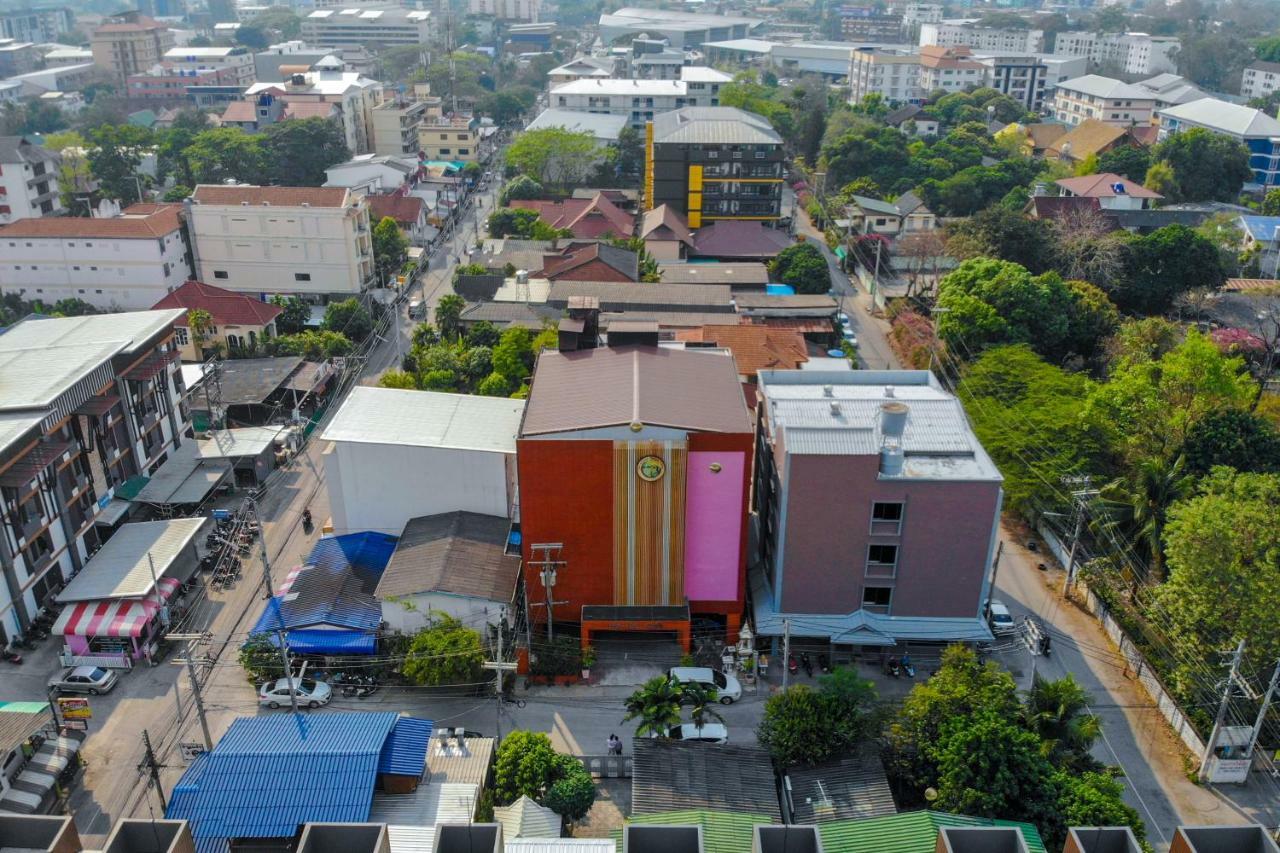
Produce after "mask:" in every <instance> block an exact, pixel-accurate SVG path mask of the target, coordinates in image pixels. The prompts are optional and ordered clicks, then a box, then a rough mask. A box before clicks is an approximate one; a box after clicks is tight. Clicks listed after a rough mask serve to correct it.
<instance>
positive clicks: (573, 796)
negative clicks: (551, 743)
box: [542, 755, 596, 821]
mask: <svg viewBox="0 0 1280 853" xmlns="http://www.w3.org/2000/svg"><path fill="white" fill-rule="evenodd" d="M555 766H556V772H557V773H558V775H559V778H558V779H556V780H555V781H554V782H552V783H551V787H549V788H548V789H547V795H546V797H544V798H543V800H542V805H544V806H546V807H547V808H549V809H551V810H552V811H553V812H555V813H556V814H558V815H560V816H561V817H563V818H565V819H566V820H569V821H577V820H581V819H582V818H584V817H586V816H587V812H589V811H591V807H592V806H593V805H595V802H596V783H595V780H594V779H592V778H591V774H590V773H588V772H587V769H586V768H585V767H583V766H582V762H581V761H579V760H578V759H576V758H574V757H573V756H572V755H557V756H556V765H555Z"/></svg>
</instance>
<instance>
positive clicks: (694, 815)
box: [614, 809, 844, 853]
mask: <svg viewBox="0 0 1280 853" xmlns="http://www.w3.org/2000/svg"><path fill="white" fill-rule="evenodd" d="M777 822H778V820H777V818H770V817H768V816H767V815H762V814H752V813H750V812H728V811H713V810H711V809H685V810H682V811H668V812H656V813H654V814H645V815H632V816H631V817H630V818H628V819H627V823H642V824H668V825H672V826H689V825H697V826H700V827H702V850H703V853H746V851H749V850H751V843H752V840H753V838H754V835H755V828H756V826H758V825H760V824H767V823H777ZM614 838H615V839H617V840H618V841H621V839H622V830H616V831H615V832H614ZM827 853H844V851H840V850H832V849H830V848H828V849H827Z"/></svg>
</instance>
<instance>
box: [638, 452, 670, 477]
mask: <svg viewBox="0 0 1280 853" xmlns="http://www.w3.org/2000/svg"><path fill="white" fill-rule="evenodd" d="M636 473H637V474H639V475H640V479H641V480H644V481H645V482H648V483H652V482H654V481H655V480H661V479H662V475H663V474H665V473H667V463H666V462H663V461H662V458H661V457H658V456H645V457H643V458H641V460H640V461H639V462H637V463H636Z"/></svg>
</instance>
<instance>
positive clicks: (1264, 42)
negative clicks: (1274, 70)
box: [1253, 36, 1280, 62]
mask: <svg viewBox="0 0 1280 853" xmlns="http://www.w3.org/2000/svg"><path fill="white" fill-rule="evenodd" d="M1253 55H1254V56H1256V57H1258V59H1261V60H1262V61H1263V62H1280V36H1270V37H1268V38H1264V39H1260V40H1259V41H1258V42H1256V43H1255V44H1254V46H1253Z"/></svg>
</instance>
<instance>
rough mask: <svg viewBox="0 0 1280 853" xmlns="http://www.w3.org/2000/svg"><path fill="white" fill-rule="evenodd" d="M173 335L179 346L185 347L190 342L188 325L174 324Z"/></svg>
mask: <svg viewBox="0 0 1280 853" xmlns="http://www.w3.org/2000/svg"><path fill="white" fill-rule="evenodd" d="M173 337H174V339H175V340H176V341H177V342H178V346H183V347H185V346H186V345H187V344H188V343H189V342H190V338H188V337H187V327H186V326H174V327H173Z"/></svg>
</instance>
